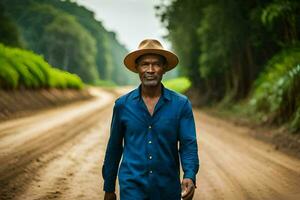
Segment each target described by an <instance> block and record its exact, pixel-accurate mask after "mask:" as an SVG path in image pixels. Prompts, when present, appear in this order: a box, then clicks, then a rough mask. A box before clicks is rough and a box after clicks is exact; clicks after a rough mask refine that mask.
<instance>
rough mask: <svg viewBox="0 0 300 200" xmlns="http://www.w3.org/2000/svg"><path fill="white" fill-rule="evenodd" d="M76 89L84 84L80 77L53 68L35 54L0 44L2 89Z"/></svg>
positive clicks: (0, 86) (0, 81) (0, 83)
mask: <svg viewBox="0 0 300 200" xmlns="http://www.w3.org/2000/svg"><path fill="white" fill-rule="evenodd" d="M20 86H23V87H25V88H48V87H55V88H62V89H64V88H75V89H81V88H82V87H83V83H82V81H81V79H80V78H79V76H77V75H76V74H71V73H69V72H66V71H62V70H59V69H57V68H53V67H51V65H49V64H48V63H47V62H46V61H45V60H44V58H43V57H41V56H39V55H36V54H35V53H33V52H30V51H26V50H22V49H18V48H10V47H6V46H4V45H3V44H0V88H17V87H20Z"/></svg>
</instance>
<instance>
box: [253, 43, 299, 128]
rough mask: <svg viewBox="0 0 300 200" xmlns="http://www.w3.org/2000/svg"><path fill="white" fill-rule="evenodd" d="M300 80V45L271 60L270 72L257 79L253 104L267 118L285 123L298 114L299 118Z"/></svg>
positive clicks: (269, 63) (267, 70)
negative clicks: (297, 111)
mask: <svg viewBox="0 0 300 200" xmlns="http://www.w3.org/2000/svg"><path fill="white" fill-rule="evenodd" d="M299 83H300V48H290V49H287V50H283V51H282V52H280V53H278V54H277V55H275V56H274V57H273V58H272V59H271V60H270V61H269V62H268V65H267V68H266V71H265V72H263V73H262V74H261V75H260V77H259V78H258V79H257V81H256V82H255V87H254V91H253V94H252V96H251V100H250V105H251V106H252V108H253V109H254V110H255V111H256V112H259V113H261V114H262V119H264V120H267V121H271V122H277V123H282V122H285V121H288V120H291V117H293V116H294V115H296V116H295V117H296V118H297V114H296V110H297V109H298V108H299V107H300V104H299V103H300V101H299V100H300V84H299ZM298 118H299V117H298ZM295 123H296V122H294V124H295Z"/></svg>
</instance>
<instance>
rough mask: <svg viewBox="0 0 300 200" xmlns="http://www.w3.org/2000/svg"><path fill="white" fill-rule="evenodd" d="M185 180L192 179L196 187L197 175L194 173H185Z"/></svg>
mask: <svg viewBox="0 0 300 200" xmlns="http://www.w3.org/2000/svg"><path fill="white" fill-rule="evenodd" d="M183 178H189V179H192V181H193V182H194V185H195V187H196V176H195V174H194V173H193V172H186V173H184V175H183Z"/></svg>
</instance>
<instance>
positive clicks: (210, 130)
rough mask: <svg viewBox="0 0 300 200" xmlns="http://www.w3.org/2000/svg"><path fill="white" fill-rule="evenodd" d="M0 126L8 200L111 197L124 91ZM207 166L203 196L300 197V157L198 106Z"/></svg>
mask: <svg viewBox="0 0 300 200" xmlns="http://www.w3.org/2000/svg"><path fill="white" fill-rule="evenodd" d="M93 93H94V94H95V95H97V98H95V99H93V100H89V101H86V102H79V103H74V104H72V105H68V106H64V107H62V108H58V109H52V110H47V111H42V112H40V113H37V114H35V115H33V116H30V117H26V118H20V119H15V120H10V121H6V122H2V123H0V163H1V164H0V199H5V200H9V199H17V200H26V199H28V200H38V199H40V200H43V199H63V200H71V199H82V200H94V199H103V191H102V184H103V183H102V178H101V166H102V162H103V157H104V153H105V152H104V151H105V147H106V143H107V139H108V133H109V127H110V120H111V115H112V113H111V111H112V106H113V99H114V98H116V95H115V94H113V93H109V92H107V91H103V90H93ZM194 114H195V119H196V126H197V134H198V140H199V143H198V144H199V154H200V160H201V167H200V171H199V174H198V177H197V186H198V188H197V190H196V193H195V198H194V199H195V200H210V199H213V200H218V199H226V200H227V199H228V200H243V199H245V200H246V199H247V200H248V199H249V200H250V199H255V200H296V199H300V160H299V159H296V158H293V157H289V156H287V155H285V154H283V153H280V152H278V151H276V150H274V148H273V147H272V146H271V145H269V144H265V143H263V142H260V141H257V140H255V139H253V138H252V137H250V136H249V133H248V131H249V130H248V129H246V128H241V127H235V126H233V125H230V124H228V123H225V122H224V121H221V120H218V119H215V118H212V117H209V116H207V115H205V114H203V113H202V112H201V111H198V110H194Z"/></svg>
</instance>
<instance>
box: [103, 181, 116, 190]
mask: <svg viewBox="0 0 300 200" xmlns="http://www.w3.org/2000/svg"><path fill="white" fill-rule="evenodd" d="M103 190H104V191H105V192H115V184H111V183H107V181H104V186H103Z"/></svg>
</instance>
